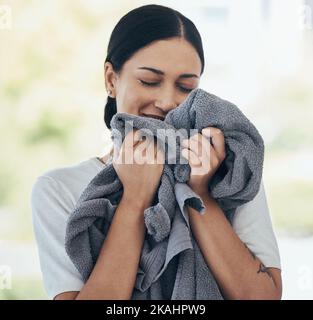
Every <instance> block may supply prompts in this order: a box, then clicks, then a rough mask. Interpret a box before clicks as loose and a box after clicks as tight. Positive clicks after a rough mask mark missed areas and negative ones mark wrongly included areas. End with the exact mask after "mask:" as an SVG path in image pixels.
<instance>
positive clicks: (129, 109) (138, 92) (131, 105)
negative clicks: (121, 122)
mask: <svg viewBox="0 0 313 320" xmlns="http://www.w3.org/2000/svg"><path fill="white" fill-rule="evenodd" d="M153 101H154V100H153V96H152V94H151V91H149V90H148V89H147V88H145V87H144V86H142V85H140V83H138V84H136V83H134V84H132V85H129V86H127V88H125V89H124V90H123V91H122V92H121V91H120V92H119V95H118V99H117V109H118V111H119V112H126V113H130V114H137V115H138V114H139V113H140V110H142V109H144V108H145V107H146V106H149V105H151V104H153Z"/></svg>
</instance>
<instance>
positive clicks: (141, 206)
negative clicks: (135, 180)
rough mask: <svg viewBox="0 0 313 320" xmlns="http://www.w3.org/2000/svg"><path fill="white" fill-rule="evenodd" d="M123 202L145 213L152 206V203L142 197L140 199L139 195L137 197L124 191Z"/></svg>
mask: <svg viewBox="0 0 313 320" xmlns="http://www.w3.org/2000/svg"><path fill="white" fill-rule="evenodd" d="M122 201H123V202H125V203H126V204H127V206H130V207H132V208H134V209H136V210H139V211H144V210H145V209H146V208H148V207H149V206H150V202H149V201H146V200H144V199H142V198H140V197H138V194H137V195H135V194H133V192H130V191H127V190H124V192H123V196H122Z"/></svg>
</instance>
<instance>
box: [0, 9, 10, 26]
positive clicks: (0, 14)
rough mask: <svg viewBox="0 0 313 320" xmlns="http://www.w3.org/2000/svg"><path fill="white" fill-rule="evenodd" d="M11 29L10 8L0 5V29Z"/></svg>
mask: <svg viewBox="0 0 313 320" xmlns="http://www.w3.org/2000/svg"><path fill="white" fill-rule="evenodd" d="M11 29H12V9H11V7H10V6H8V5H0V30H11Z"/></svg>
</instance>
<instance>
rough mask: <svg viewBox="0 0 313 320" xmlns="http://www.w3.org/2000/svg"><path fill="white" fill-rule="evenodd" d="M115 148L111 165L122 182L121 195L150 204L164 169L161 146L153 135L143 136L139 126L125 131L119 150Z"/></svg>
mask: <svg viewBox="0 0 313 320" xmlns="http://www.w3.org/2000/svg"><path fill="white" fill-rule="evenodd" d="M114 151H115V152H114V157H113V159H114V160H113V167H114V169H115V171H116V173H117V175H118V176H119V179H120V180H121V182H122V184H123V188H124V195H125V194H126V195H127V197H128V198H129V199H138V201H139V202H140V205H143V206H144V207H149V206H150V205H151V203H152V201H153V199H154V196H155V193H156V191H157V189H158V186H159V183H160V178H161V175H162V173H163V167H164V154H163V152H162V150H161V149H160V148H158V146H157V143H156V142H155V140H154V139H152V138H146V139H142V138H141V133H140V130H138V129H134V130H132V131H130V132H129V133H128V134H127V135H126V137H125V139H124V141H123V143H122V146H121V148H120V150H114ZM116 151H117V152H116Z"/></svg>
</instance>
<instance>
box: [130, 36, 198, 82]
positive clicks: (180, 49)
mask: <svg viewBox="0 0 313 320" xmlns="http://www.w3.org/2000/svg"><path fill="white" fill-rule="evenodd" d="M141 66H147V67H152V68H155V69H159V70H162V71H163V72H164V73H165V76H178V75H180V74H182V73H195V74H197V75H198V76H199V77H200V72H201V60H200V57H199V55H198V53H197V51H196V49H195V48H194V47H193V46H192V45H191V44H190V43H189V42H188V41H186V40H184V39H181V38H172V39H167V40H158V41H154V42H153V43H151V44H149V45H148V46H146V47H144V48H141V49H140V50H138V51H137V52H136V53H135V54H134V55H133V56H132V57H131V58H130V59H129V60H128V61H127V62H126V63H125V67H126V68H131V69H137V68H139V67H141ZM138 72H150V71H144V70H138Z"/></svg>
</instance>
